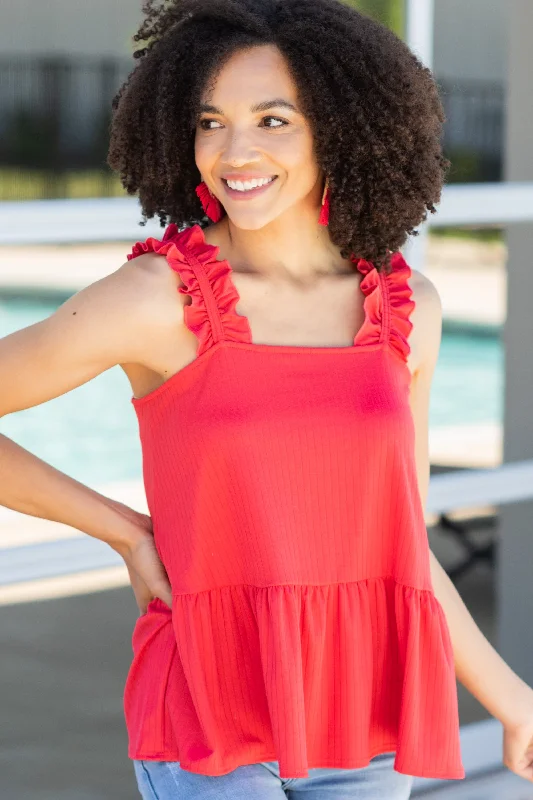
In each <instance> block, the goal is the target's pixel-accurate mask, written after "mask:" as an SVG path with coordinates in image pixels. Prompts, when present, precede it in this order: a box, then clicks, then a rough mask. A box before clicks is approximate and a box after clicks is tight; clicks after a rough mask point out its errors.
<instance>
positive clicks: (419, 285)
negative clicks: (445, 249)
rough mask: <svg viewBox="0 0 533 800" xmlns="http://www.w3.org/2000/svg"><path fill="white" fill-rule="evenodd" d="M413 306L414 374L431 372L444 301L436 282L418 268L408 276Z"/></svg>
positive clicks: (438, 346)
mask: <svg viewBox="0 0 533 800" xmlns="http://www.w3.org/2000/svg"><path fill="white" fill-rule="evenodd" d="M409 287H410V289H411V299H412V300H413V302H414V307H413V309H412V311H411V315H410V319H411V322H412V324H413V328H412V331H411V334H410V340H411V341H410V344H411V356H412V358H411V365H410V366H411V371H412V372H413V373H414V372H416V371H418V370H425V371H430V372H432V371H433V369H434V368H435V365H436V362H437V359H438V355H439V350H440V343H441V336H442V301H441V297H440V295H439V292H438V290H437V287H436V286H435V284H434V283H433V281H431V280H430V278H428V276H427V275H425V274H424V273H422V272H420V271H419V270H416V269H411V275H410V277H409Z"/></svg>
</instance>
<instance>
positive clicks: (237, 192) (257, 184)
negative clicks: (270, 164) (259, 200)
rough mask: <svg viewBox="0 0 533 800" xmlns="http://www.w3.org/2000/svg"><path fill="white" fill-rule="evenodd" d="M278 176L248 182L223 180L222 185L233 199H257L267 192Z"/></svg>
mask: <svg viewBox="0 0 533 800" xmlns="http://www.w3.org/2000/svg"><path fill="white" fill-rule="evenodd" d="M276 178H277V175H272V176H271V177H270V178H253V179H252V180H248V181H235V180H226V179H225V178H222V183H223V184H224V188H225V190H226V193H227V194H228V195H229V196H230V197H232V198H237V197H238V198H244V197H255V196H256V195H258V194H261V193H262V192H264V191H266V190H267V189H268V187H269V186H270V185H271V184H272V183H274V181H275V180H276Z"/></svg>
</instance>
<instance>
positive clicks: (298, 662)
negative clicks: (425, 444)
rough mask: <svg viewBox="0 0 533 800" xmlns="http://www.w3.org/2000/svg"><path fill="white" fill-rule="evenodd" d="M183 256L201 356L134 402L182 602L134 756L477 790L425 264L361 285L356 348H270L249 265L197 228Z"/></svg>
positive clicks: (157, 516)
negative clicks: (422, 289)
mask: <svg viewBox="0 0 533 800" xmlns="http://www.w3.org/2000/svg"><path fill="white" fill-rule="evenodd" d="M149 251H153V252H157V253H161V254H164V255H165V256H166V259H167V261H168V263H169V266H170V267H171V268H172V269H173V270H176V271H177V272H178V273H179V275H180V277H181V279H182V281H183V284H184V285H183V286H181V287H180V289H179V291H181V292H185V293H187V294H189V295H190V297H191V303H190V304H189V305H185V323H186V324H187V326H188V327H189V328H190V330H192V331H194V332H195V334H196V336H197V338H198V352H197V356H196V358H195V359H194V360H193V361H192V362H191V363H189V364H188V365H187V366H186V367H184V368H183V369H181V370H180V371H179V372H178V373H176V374H175V375H173V376H172V377H171V378H169V379H168V380H167V381H165V383H163V384H162V385H161V386H160V387H158V388H157V389H155V390H154V391H152V392H150V393H149V394H147V395H145V396H144V397H142V398H138V399H137V398H132V400H131V402H132V404H133V407H134V409H135V411H136V414H137V418H138V422H139V433H140V438H141V444H142V452H143V475H144V483H145V488H146V496H147V501H148V506H149V510H150V514H151V516H152V521H153V529H154V536H155V542H156V545H157V549H158V552H159V554H160V556H161V559H162V561H163V563H164V565H165V568H166V570H167V572H168V575H169V579H170V583H171V586H172V595H173V600H172V609H170V608H169V607H168V606H167V605H166V604H165V603H163V602H162V601H161V600H159V599H158V598H154V599H153V600H152V601H151V602H150V604H149V607H148V610H147V613H146V614H144V615H143V616H141V617H140V618H139V619H138V620H137V622H136V625H135V629H134V631H133V636H132V645H133V661H132V664H131V667H130V671H129V674H128V677H127V681H126V686H125V692H124V710H125V716H126V724H127V729H128V735H129V750H128V754H129V756H130V757H131V758H132V759H139V760H145V761H147V760H161V761H177V762H180V765H181V767H182V768H183V769H185V770H189V771H191V772H196V773H200V774H204V775H211V776H216V775H222V774H225V773H228V772H230V771H231V770H233V769H235V768H236V767H238V766H240V765H244V764H251V763H256V762H261V761H273V760H275V761H277V762H278V763H279V774H280V776H281V777H282V778H296V777H307V776H308V774H309V773H308V770H309V768H317V767H337V768H349V769H354V768H360V767H364V766H366V765H368V763H369V761H370V759H372V758H373V757H374V756H375V755H377V754H379V753H383V752H387V751H395V753H396V756H395V762H394V767H395V769H396V770H397V771H398V772H403V773H405V774H407V775H413V776H421V777H439V778H462V777H464V769H463V765H462V762H461V754H460V740H459V719H458V706H457V686H456V680H455V669H454V659H453V652H452V646H451V640H450V637H449V632H448V628H447V623H446V619H445V616H444V612H443V609H442V607H441V606H440V604H439V602H438V600H437V598H436V597H435V595H434V592H433V588H432V585H431V576H430V558H429V555H430V551H429V544H428V539H427V531H426V526H425V521H424V513H423V508H422V503H421V499H420V494H419V490H418V485H417V475H416V463H415V430H414V421H413V419H412V414H411V411H410V406H409V383H410V371H409V368H408V366H407V356H408V354H409V341H408V336H409V332H410V330H411V328H412V323H411V320H410V314H411V311H412V309H413V307H414V301H413V299H412V297H411V289H410V286H409V283H408V279H409V277H410V275H411V270H410V267H409V266H408V264H407V263H406V262H405V260H404V259H403V257H402V255H401V254H400V253H395V254H394V256H393V260H392V263H393V267H394V269H393V271H392V272H391V273H390V274H389V275H386V274H385V273H379V272H378V271H377V269H376V268H375V267H373V266H372V264H370V263H369V262H367V261H363V260H360V259H355V258H352V261H353V262H354V264H355V266H356V268H357V269H358V270H359V272H360V273H361V276H362V278H361V283H360V288H361V292H362V294H363V295H364V312H365V320H364V323H363V325H362V327H361V328H360V329H359V331H358V332H357V334H356V335H355V337H354V341H353V345H351V346H349V347H298V346H291V345H268V344H254V343H253V342H252V341H251V332H250V326H249V324H248V320H247V319H246V318H245V317H243V316H240V315H239V314H237V311H236V304H237V302H238V299H239V295H238V293H237V290H236V287H235V286H234V283H233V281H232V276H231V267H230V265H229V264H228V262H227V261H225V260H217V255H218V248H217V247H215V246H213V245H209V244H208V243H207V242H206V241H205V237H204V233H203V230H202V229H201V228H200V227H199V226H197V225H196V226H193V227H191V228H188V229H187V230H185V231H182V232H179V231H178V229H177V228H176V226H175V225H170V226H169V227H168V228H167V230H166V231H165V234H164V236H163V239H162V240H161V241H159V240H157V239H154V238H149V239H147V240H146V242H139V243H138V244H136V245H135V247H134V248H133V251H132V253H131V254H130V255H129V256H128V258H134V257H136V256H138V255H140V254H141V253H144V252H149Z"/></svg>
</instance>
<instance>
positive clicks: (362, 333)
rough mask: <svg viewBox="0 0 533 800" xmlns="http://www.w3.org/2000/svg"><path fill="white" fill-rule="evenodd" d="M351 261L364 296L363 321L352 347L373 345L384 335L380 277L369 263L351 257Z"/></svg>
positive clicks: (362, 259) (353, 256)
mask: <svg viewBox="0 0 533 800" xmlns="http://www.w3.org/2000/svg"><path fill="white" fill-rule="evenodd" d="M351 261H352V262H353V263H354V264H355V266H356V267H357V269H358V271H359V272H360V273H361V275H362V276H363V278H362V280H361V283H360V284H359V288H360V290H361V292H362V293H363V295H364V298H365V299H364V302H363V310H364V321H363V324H362V326H361V328H360V329H359V330H358V331H357V333H356V335H355V339H354V342H353V343H354V345H356V346H359V345H363V346H365V347H366V346H367V345H374V344H377V343H378V342H381V341H382V340H383V336H384V333H385V329H384V325H383V296H382V290H381V286H380V276H379V273H378V271H377V269H376V268H375V266H374V265H373V264H372V262H371V261H366V260H365V259H364V258H358V257H357V256H355V255H352V257H351Z"/></svg>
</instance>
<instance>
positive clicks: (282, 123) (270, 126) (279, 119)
mask: <svg viewBox="0 0 533 800" xmlns="http://www.w3.org/2000/svg"><path fill="white" fill-rule="evenodd" d="M265 120H274V121H275V122H280V123H281V125H265V127H266V128H283V127H285V125H288V124H289V123H288V122H287V120H286V119H282V118H281V117H272V116H268V117H263V119H262V122H264V121H265Z"/></svg>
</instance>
